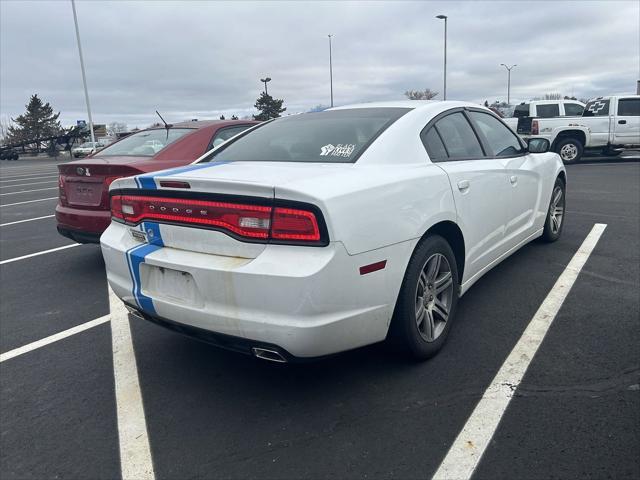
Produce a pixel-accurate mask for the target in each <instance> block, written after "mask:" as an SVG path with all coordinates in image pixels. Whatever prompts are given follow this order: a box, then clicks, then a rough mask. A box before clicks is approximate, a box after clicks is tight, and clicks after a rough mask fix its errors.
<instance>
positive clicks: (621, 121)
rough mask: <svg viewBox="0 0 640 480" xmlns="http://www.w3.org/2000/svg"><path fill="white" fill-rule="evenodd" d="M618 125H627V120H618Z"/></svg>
mask: <svg viewBox="0 0 640 480" xmlns="http://www.w3.org/2000/svg"><path fill="white" fill-rule="evenodd" d="M618 123H619V124H620V125H626V124H627V121H626V120H618Z"/></svg>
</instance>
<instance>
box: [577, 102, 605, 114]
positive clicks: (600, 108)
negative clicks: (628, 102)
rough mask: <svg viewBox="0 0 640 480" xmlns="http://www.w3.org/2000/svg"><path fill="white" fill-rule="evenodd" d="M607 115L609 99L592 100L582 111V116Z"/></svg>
mask: <svg viewBox="0 0 640 480" xmlns="http://www.w3.org/2000/svg"><path fill="white" fill-rule="evenodd" d="M607 115H609V100H592V101H591V102H589V103H587V105H586V106H585V107H584V112H582V116H583V117H606V116H607Z"/></svg>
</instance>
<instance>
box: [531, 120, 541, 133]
mask: <svg viewBox="0 0 640 480" xmlns="http://www.w3.org/2000/svg"><path fill="white" fill-rule="evenodd" d="M539 133H540V128H539V127H538V121H537V120H533V121H532V122H531V135H538V134H539Z"/></svg>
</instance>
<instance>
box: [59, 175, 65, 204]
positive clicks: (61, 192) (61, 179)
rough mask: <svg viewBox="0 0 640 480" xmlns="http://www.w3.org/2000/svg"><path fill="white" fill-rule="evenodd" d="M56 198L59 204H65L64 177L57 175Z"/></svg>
mask: <svg viewBox="0 0 640 480" xmlns="http://www.w3.org/2000/svg"><path fill="white" fill-rule="evenodd" d="M58 196H59V198H60V203H63V204H65V203H66V201H67V194H66V192H65V191H64V176H63V175H58Z"/></svg>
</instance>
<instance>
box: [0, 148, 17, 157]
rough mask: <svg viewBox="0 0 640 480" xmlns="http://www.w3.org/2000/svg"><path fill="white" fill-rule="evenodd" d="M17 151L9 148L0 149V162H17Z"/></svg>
mask: <svg viewBox="0 0 640 480" xmlns="http://www.w3.org/2000/svg"><path fill="white" fill-rule="evenodd" d="M18 158H19V155H18V150H16V149H15V148H11V147H0V160H18Z"/></svg>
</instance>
